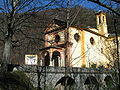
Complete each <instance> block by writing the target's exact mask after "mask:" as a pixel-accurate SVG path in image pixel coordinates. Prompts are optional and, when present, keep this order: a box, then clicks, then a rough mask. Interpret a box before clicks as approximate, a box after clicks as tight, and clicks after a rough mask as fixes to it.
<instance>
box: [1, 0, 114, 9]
mask: <svg viewBox="0 0 120 90" xmlns="http://www.w3.org/2000/svg"><path fill="white" fill-rule="evenodd" d="M4 1H6V0H0V8H1V7H2V5H3V2H4ZM8 1H10V0H8ZM21 1H24V0H21ZM50 1H51V0H34V2H33V3H32V4H31V5H30V7H32V5H33V4H35V5H37V6H39V5H41V6H44V5H46V4H47V3H49V2H50ZM61 1H62V0H56V3H55V4H56V5H55V4H53V5H52V6H50V7H49V9H51V8H59V7H60V6H57V5H58V3H59V5H62V7H66V2H67V1H68V0H63V1H64V3H62V2H61ZM101 1H102V2H105V3H107V4H109V3H108V0H101ZM76 5H77V6H78V5H80V6H83V7H85V8H90V9H94V10H96V11H98V10H107V9H105V8H103V7H101V6H99V5H97V4H94V3H92V2H90V1H88V0H70V7H74V6H76ZM112 6H114V7H115V6H116V5H115V4H114V5H112ZM30 7H29V8H30ZM46 9H48V8H46ZM46 9H44V10H46Z"/></svg>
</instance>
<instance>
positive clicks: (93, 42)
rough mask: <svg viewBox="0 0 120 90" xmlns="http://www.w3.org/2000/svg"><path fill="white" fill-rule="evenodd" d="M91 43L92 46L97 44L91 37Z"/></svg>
mask: <svg viewBox="0 0 120 90" xmlns="http://www.w3.org/2000/svg"><path fill="white" fill-rule="evenodd" d="M90 43H91V44H92V45H94V44H95V40H94V38H93V37H91V38H90Z"/></svg>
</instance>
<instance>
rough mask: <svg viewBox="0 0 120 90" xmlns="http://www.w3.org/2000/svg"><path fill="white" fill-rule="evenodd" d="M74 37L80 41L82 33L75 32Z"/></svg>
mask: <svg viewBox="0 0 120 90" xmlns="http://www.w3.org/2000/svg"><path fill="white" fill-rule="evenodd" d="M74 39H75V40H76V41H77V42H78V41H79V40H80V35H79V34H78V33H75V34H74Z"/></svg>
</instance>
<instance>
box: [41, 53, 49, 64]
mask: <svg viewBox="0 0 120 90" xmlns="http://www.w3.org/2000/svg"><path fill="white" fill-rule="evenodd" d="M42 57H43V66H49V65H50V55H49V52H48V51H44V52H43V53H42Z"/></svg>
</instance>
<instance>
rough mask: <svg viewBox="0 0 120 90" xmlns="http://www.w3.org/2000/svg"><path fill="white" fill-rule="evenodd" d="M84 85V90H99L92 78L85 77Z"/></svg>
mask: <svg viewBox="0 0 120 90" xmlns="http://www.w3.org/2000/svg"><path fill="white" fill-rule="evenodd" d="M84 85H85V88H86V90H99V83H98V81H97V79H96V78H95V77H94V76H89V77H87V79H86V80H85V83H84Z"/></svg>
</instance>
